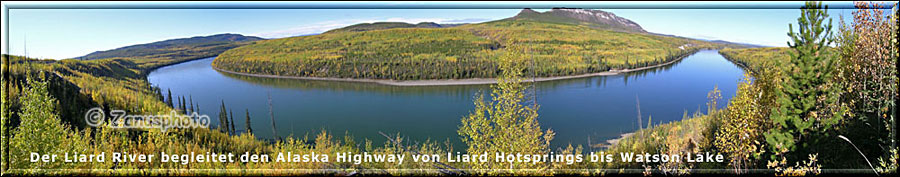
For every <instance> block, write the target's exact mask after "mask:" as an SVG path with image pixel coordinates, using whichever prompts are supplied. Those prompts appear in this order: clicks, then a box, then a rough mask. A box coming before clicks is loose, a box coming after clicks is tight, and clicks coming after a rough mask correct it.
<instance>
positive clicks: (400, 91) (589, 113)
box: [147, 50, 744, 148]
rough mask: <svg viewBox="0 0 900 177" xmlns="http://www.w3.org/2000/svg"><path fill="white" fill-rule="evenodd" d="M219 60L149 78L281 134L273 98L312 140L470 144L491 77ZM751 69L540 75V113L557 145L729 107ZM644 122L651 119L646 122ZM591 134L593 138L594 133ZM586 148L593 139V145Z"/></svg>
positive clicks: (284, 124) (716, 60)
mask: <svg viewBox="0 0 900 177" xmlns="http://www.w3.org/2000/svg"><path fill="white" fill-rule="evenodd" d="M213 59H214V58H206V59H198V60H194V61H189V62H184V63H179V64H174V65H170V66H166V67H162V68H159V69H156V70H154V71H152V72H151V73H150V74H149V75H148V77H147V79H148V80H149V81H150V83H151V84H153V85H155V86H158V87H160V88H162V90H163V94H166V91H167V90H171V92H172V95H173V96H180V95H184V96H185V97H186V98H188V97H189V98H191V99H192V100H193V102H194V103H195V104H199V109H200V111H199V112H200V113H201V114H207V115H209V116H210V117H211V119H212V123H213V125H212V126H213V127H215V125H217V124H218V113H219V109H220V107H221V104H222V101H224V102H225V106H226V107H227V108H229V109H231V110H232V111H233V114H234V121H235V128H236V129H238V130H239V131H243V130H244V129H245V128H244V127H245V122H246V121H245V110H246V111H249V113H250V117H251V127H252V129H253V132H254V134H255V135H256V136H257V137H259V138H266V139H270V138H272V137H273V131H272V119H271V118H270V116H269V107H268V96H271V102H272V107H273V110H274V111H273V112H274V115H275V129H276V130H277V136H279V137H285V136H293V137H295V138H303V137H304V136H306V135H308V136H309V138H310V139H314V138H315V135H316V134H317V133H318V132H321V131H322V130H327V131H329V132H331V133H334V135H335V137H336V138H338V139H342V137H343V135H344V133H345V132H347V133H350V135H352V136H353V137H355V138H356V140H357V142H358V143H361V142H362V140H363V139H369V140H372V141H373V143H374V145H381V144H382V143H384V142H385V141H386V140H387V139H386V138H385V137H383V136H382V135H381V134H379V133H378V132H384V133H385V134H389V135H396V134H398V133H399V134H400V135H401V136H403V137H406V138H408V139H409V140H411V141H419V142H422V141H425V140H433V141H439V142H444V141H449V142H450V143H451V144H452V145H453V146H454V147H455V148H462V147H463V146H462V141H461V140H460V137H459V135H457V133H456V130H457V128H458V127H459V125H460V119H461V118H462V117H464V116H466V115H467V114H468V113H469V112H470V111H471V110H473V109H474V107H475V106H474V103H473V99H474V96H475V95H476V94H479V93H490V86H489V85H454V86H389V85H380V84H374V83H356V82H341V81H311V80H297V79H282V78H259V77H251V76H241V75H235V74H229V73H224V72H219V71H216V70H214V69H213V68H212V66H211V65H210V64H211V63H212V61H213ZM743 72H744V71H743V70H742V69H741V68H740V67H738V66H737V65H735V64H733V63H731V62H729V61H728V60H726V59H725V58H724V57H722V56H721V55H719V54H718V52H717V51H716V50H701V51H699V52H697V53H695V54H693V55H691V56H688V57H686V58H684V59H683V60H680V61H678V62H675V63H673V64H670V65H666V66H661V67H657V68H652V69H647V70H641V71H635V72H629V73H624V74H619V75H613V76H595V77H585V78H575V79H566V80H553V81H544V82H538V83H537V85H536V86H535V87H536V88H537V92H535V95H536V97H537V103H538V104H539V105H540V109H539V110H538V114H539V115H540V116H539V118H538V121H539V122H540V123H541V127H542V128H543V129H548V128H549V129H553V131H555V132H556V137H555V138H554V139H553V141H551V144H553V146H554V147H564V146H567V145H568V144H570V143H571V144H573V145H587V144H588V142H591V143H592V144H596V143H600V142H605V141H606V140H609V139H613V138H617V137H619V136H620V135H621V134H622V133H628V132H632V131H635V130H636V129H637V128H638V119H637V114H638V110H637V105H638V104H637V101H638V100H639V102H640V108H641V110H640V113H641V116H642V117H643V120H642V121H641V122H643V124H647V121H648V119H649V117H651V116H652V123H653V124H654V125H656V124H661V123H666V122H671V121H677V120H681V119H682V117H683V115H684V114H685V112H687V114H692V113H694V112H696V111H702V112H706V109H705V108H706V102H707V101H708V99H707V98H706V96H707V93H708V92H709V91H711V90H712V89H713V88H714V87H715V86H718V88H719V90H721V91H722V97H723V100H720V101H719V105H718V107H720V108H721V107H724V106H725V105H726V104H727V100H728V99H730V98H731V96H732V95H734V93H735V90H736V88H737V83H738V82H739V81H740V79H741V78H743ZM644 126H646V125H644ZM589 139H590V140H589ZM585 148H587V147H585Z"/></svg>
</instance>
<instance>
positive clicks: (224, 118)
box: [219, 100, 228, 133]
mask: <svg viewBox="0 0 900 177" xmlns="http://www.w3.org/2000/svg"><path fill="white" fill-rule="evenodd" d="M225 110H226V109H225V100H222V107H221V108H220V109H219V130H220V131H222V133H226V132H228V112H226V111H225Z"/></svg>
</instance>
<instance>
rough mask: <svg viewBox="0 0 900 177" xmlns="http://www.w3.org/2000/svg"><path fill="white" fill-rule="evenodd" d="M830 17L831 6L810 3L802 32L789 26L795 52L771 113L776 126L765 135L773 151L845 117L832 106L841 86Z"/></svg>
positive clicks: (793, 146) (803, 16)
mask: <svg viewBox="0 0 900 177" xmlns="http://www.w3.org/2000/svg"><path fill="white" fill-rule="evenodd" d="M826 18H828V13H827V6H826V7H825V8H822V3H821V2H818V3H816V2H807V3H806V6H805V7H804V8H803V9H801V16H800V18H798V19H797V21H798V23H799V25H798V27H799V28H798V29H799V33H797V32H794V31H793V26H792V25H790V24H789V25H788V27H789V29H790V31H789V32H788V36H790V37H791V40H792V41H793V42H788V45H789V46H790V47H791V48H792V49H793V50H794V51H795V53H792V54H791V58H790V63H787V65H786V67H785V68H783V69H785V71H784V73H785V74H786V76H785V77H784V81H783V82H782V84H781V86H782V89H778V90H776V95H778V98H777V103H778V107H777V108H776V110H775V111H773V112H772V115H771V116H770V117H771V119H772V121H773V123H774V128H772V129H770V130H769V131H768V132H767V133H766V134H765V137H766V142H767V143H768V144H769V147H770V148H771V150H772V151H771V152H781V151H784V150H791V151H793V150H796V149H798V148H797V146H798V144H797V143H798V141H802V140H803V139H802V138H807V137H809V136H807V135H808V134H809V133H810V132H811V131H817V132H824V131H825V130H828V129H829V128H831V126H832V125H834V124H835V123H837V122H838V120H840V119H841V114H840V113H839V112H840V111H836V110H834V109H832V108H830V107H831V106H832V105H835V104H834V103H836V101H837V97H836V96H834V94H833V93H835V92H836V88H837V87H836V86H834V85H833V84H832V82H831V80H832V73H833V72H832V71H833V68H832V66H833V65H834V63H835V61H836V60H835V59H833V56H832V55H831V54H830V53H829V52H828V50H827V48H828V45H829V44H831V42H832V38H831V19H828V23H827V24H824V21H825V19H826ZM799 145H800V146H804V147H805V146H806V145H804V144H799ZM800 149H806V148H800ZM803 155H805V154H803ZM773 158H774V156H773Z"/></svg>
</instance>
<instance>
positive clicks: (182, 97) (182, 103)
mask: <svg viewBox="0 0 900 177" xmlns="http://www.w3.org/2000/svg"><path fill="white" fill-rule="evenodd" d="M186 104H187V102H186V101H185V100H184V95H182V96H181V113H187V105H186Z"/></svg>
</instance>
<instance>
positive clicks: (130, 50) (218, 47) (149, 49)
mask: <svg viewBox="0 0 900 177" xmlns="http://www.w3.org/2000/svg"><path fill="white" fill-rule="evenodd" d="M259 40H265V39H263V38H260V37H255V36H244V35H240V34H217V35H211V36H197V37H191V38H179V39H170V40H164V41H159V42H153V43H147V44H138V45H131V46H125V47H121V48H117V49H112V50H107V51H97V52H93V53H90V54H87V55H85V56H82V57H78V58H77V59H82V60H94V59H103V58H119V57H121V58H137V59H146V58H169V59H183V58H186V57H194V56H196V57H203V56H210V55H216V54H218V53H222V52H224V51H225V50H228V49H231V48H234V47H238V46H241V45H244V44H247V43H249V42H253V41H259Z"/></svg>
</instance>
